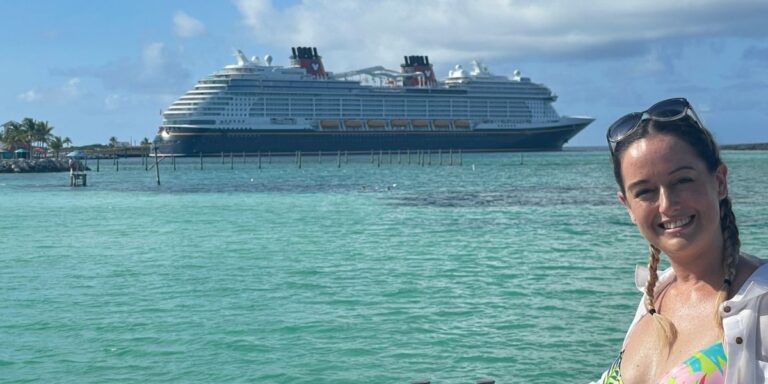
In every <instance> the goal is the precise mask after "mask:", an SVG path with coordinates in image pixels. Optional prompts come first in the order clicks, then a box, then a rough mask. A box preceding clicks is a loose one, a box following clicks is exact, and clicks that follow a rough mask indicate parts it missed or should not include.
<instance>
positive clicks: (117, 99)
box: [104, 93, 125, 111]
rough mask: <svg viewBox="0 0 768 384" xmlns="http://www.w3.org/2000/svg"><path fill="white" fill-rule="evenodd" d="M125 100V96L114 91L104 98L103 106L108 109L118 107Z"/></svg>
mask: <svg viewBox="0 0 768 384" xmlns="http://www.w3.org/2000/svg"><path fill="white" fill-rule="evenodd" d="M124 102H125V97H124V96H122V95H119V94H116V93H111V94H109V95H107V97H106V98H104V106H105V107H106V108H107V110H109V111H114V110H117V109H120V107H121V106H122V105H123V103H124Z"/></svg>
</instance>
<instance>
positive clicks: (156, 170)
mask: <svg viewBox="0 0 768 384" xmlns="http://www.w3.org/2000/svg"><path fill="white" fill-rule="evenodd" d="M155 173H156V174H157V185H160V165H159V164H158V160H157V146H155Z"/></svg>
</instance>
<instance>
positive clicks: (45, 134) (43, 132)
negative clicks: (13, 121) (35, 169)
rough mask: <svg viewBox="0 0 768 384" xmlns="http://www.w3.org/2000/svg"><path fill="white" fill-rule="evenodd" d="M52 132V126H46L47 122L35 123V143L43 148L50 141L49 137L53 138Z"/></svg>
mask: <svg viewBox="0 0 768 384" xmlns="http://www.w3.org/2000/svg"><path fill="white" fill-rule="evenodd" d="M52 132H53V126H52V125H50V124H48V122H47V121H36V122H35V130H34V136H35V141H36V142H37V143H38V145H40V146H41V147H45V146H46V145H47V144H48V143H49V142H50V141H51V137H53V133H52Z"/></svg>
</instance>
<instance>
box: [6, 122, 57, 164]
mask: <svg viewBox="0 0 768 384" xmlns="http://www.w3.org/2000/svg"><path fill="white" fill-rule="evenodd" d="M53 128H54V127H53V126H52V125H50V124H49V123H48V122H47V121H42V120H35V119H33V118H31V117H25V118H24V119H23V120H21V122H20V123H19V122H17V121H9V122H7V123H5V124H3V130H2V132H0V142H2V143H3V144H5V146H6V148H7V149H8V150H10V151H15V150H17V149H25V150H26V151H27V152H26V156H28V157H29V158H32V156H33V155H34V153H33V152H34V151H33V147H35V146H37V147H41V148H45V147H48V148H50V149H51V150H52V151H54V152H55V153H56V157H58V156H59V152H60V151H61V150H62V149H63V148H64V147H65V146H68V145H72V140H70V138H69V137H64V138H62V137H61V136H56V135H54V134H53Z"/></svg>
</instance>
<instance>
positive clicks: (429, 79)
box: [400, 55, 437, 87]
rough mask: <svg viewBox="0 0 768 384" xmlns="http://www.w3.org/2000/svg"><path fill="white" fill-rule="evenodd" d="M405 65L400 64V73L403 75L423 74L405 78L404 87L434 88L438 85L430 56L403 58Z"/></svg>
mask: <svg viewBox="0 0 768 384" xmlns="http://www.w3.org/2000/svg"><path fill="white" fill-rule="evenodd" d="M403 61H404V64H400V72H401V73H403V74H415V73H421V75H415V76H407V77H404V78H403V86H404V87H419V86H428V87H429V86H432V85H435V84H437V78H436V77H435V71H433V70H432V64H430V63H429V57H428V56H416V55H411V56H403Z"/></svg>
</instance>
